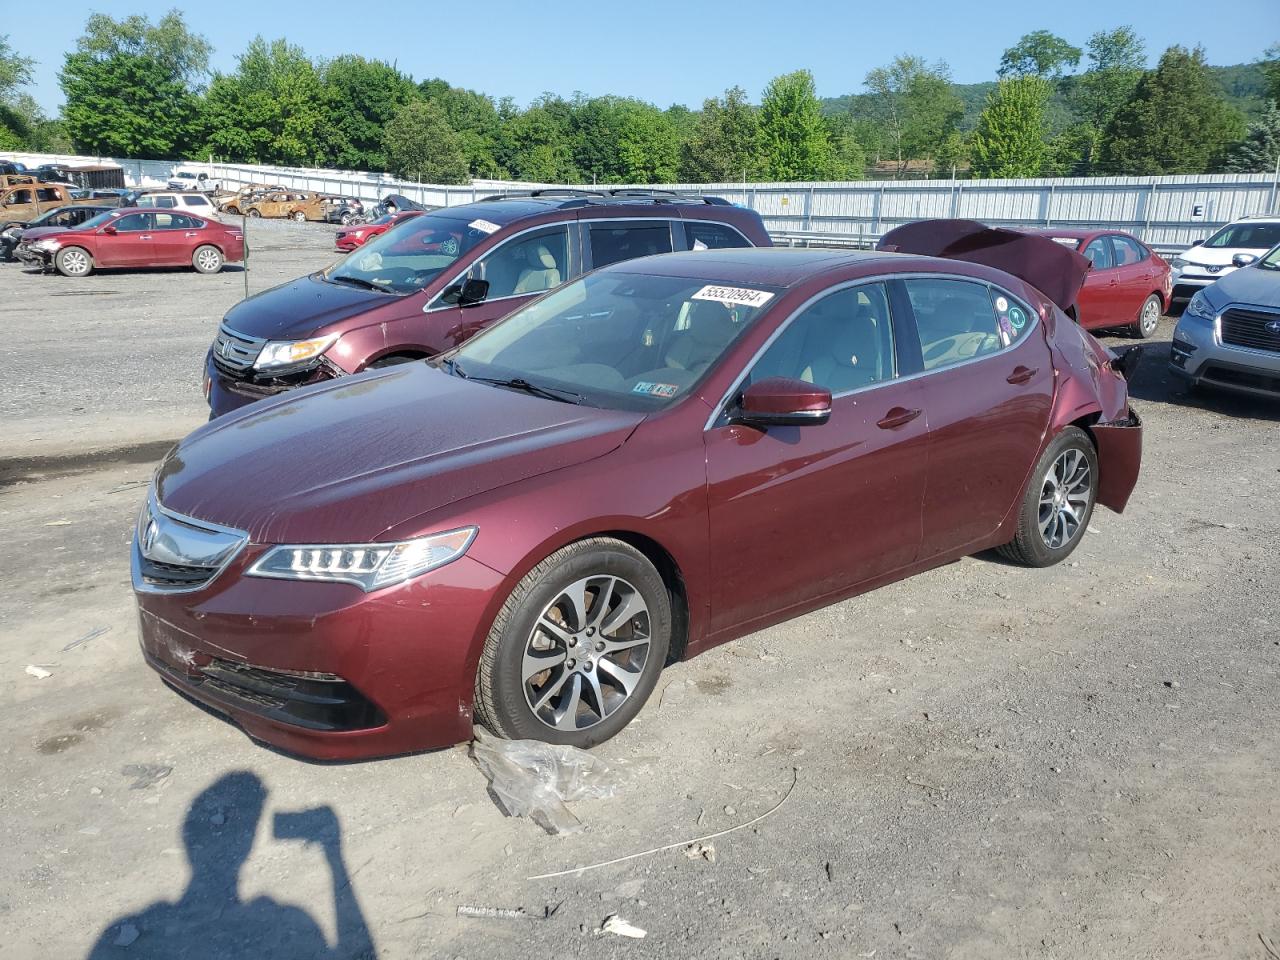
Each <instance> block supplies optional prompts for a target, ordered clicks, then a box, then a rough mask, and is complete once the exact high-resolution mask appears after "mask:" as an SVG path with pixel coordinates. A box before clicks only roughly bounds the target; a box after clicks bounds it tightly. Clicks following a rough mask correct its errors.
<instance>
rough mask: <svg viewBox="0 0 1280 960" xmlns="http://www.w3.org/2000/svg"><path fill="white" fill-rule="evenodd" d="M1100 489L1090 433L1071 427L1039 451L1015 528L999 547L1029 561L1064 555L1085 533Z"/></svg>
mask: <svg viewBox="0 0 1280 960" xmlns="http://www.w3.org/2000/svg"><path fill="white" fill-rule="evenodd" d="M1097 489H1098V454H1097V451H1095V450H1094V448H1093V441H1092V440H1090V439H1089V435H1088V434H1087V433H1085V432H1084V431H1083V430H1081V429H1080V428H1079V427H1067V428H1066V429H1065V430H1063V431H1062V432H1061V433H1059V434H1058V435H1057V436H1056V437H1054V438H1053V442H1052V443H1050V444H1049V446H1048V449H1046V450H1045V452H1044V453H1043V454H1042V455H1041V456H1040V460H1039V462H1038V463H1037V464H1036V468H1035V471H1034V472H1033V473H1032V474H1031V482H1030V483H1028V484H1027V490H1026V492H1025V493H1024V494H1023V495H1022V506H1021V507H1020V508H1019V510H1018V526H1017V532H1016V533H1015V534H1014V537H1013V539H1012V540H1011V541H1010V542H1009V543H1006V544H1005V545H1004V546H1002V547H1000V548H999V552H1000V554H1001V555H1002V556H1004V557H1007V558H1008V559H1010V560H1012V561H1014V562H1015V563H1020V564H1022V565H1023V566H1027V567H1050V566H1053V565H1054V564H1055V563H1059V562H1061V561H1062V560H1065V559H1066V558H1067V557H1068V556H1069V555H1070V554H1071V551H1073V550H1074V549H1075V548H1076V546H1077V545H1078V544H1079V543H1080V540H1081V539H1082V538H1083V537H1084V532H1085V530H1087V529H1088V527H1089V518H1090V517H1092V516H1093V504H1094V498H1095V497H1096V495H1097Z"/></svg>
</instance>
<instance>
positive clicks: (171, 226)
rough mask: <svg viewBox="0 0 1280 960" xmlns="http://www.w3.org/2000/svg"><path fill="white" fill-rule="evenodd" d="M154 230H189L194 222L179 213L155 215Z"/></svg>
mask: <svg viewBox="0 0 1280 960" xmlns="http://www.w3.org/2000/svg"><path fill="white" fill-rule="evenodd" d="M155 216H156V229H158V230H190V229H192V228H193V227H194V226H195V225H196V222H195V221H194V220H192V219H191V218H190V217H187V216H184V215H183V214H181V213H157V214H156V215H155Z"/></svg>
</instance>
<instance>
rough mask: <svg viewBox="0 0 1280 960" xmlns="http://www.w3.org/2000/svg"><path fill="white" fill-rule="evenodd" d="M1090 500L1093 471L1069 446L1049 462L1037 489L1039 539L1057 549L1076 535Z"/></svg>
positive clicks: (1082, 456)
mask: <svg viewBox="0 0 1280 960" xmlns="http://www.w3.org/2000/svg"><path fill="white" fill-rule="evenodd" d="M1092 497H1093V472H1092V471H1091V470H1090V468H1089V458H1088V457H1086V456H1085V455H1084V452H1083V451H1081V450H1077V449H1076V448H1074V447H1072V448H1071V449H1068V450H1064V451H1063V452H1062V453H1061V454H1060V455H1059V456H1058V457H1057V459H1055V460H1054V461H1053V466H1051V467H1050V468H1049V472H1048V473H1047V474H1045V478H1044V483H1043V484H1042V485H1041V487H1040V510H1039V514H1038V521H1039V526H1040V536H1041V537H1043V538H1044V542H1045V545H1046V546H1047V547H1049V549H1051V550H1058V549H1060V548H1062V547H1064V546H1066V545H1067V544H1068V543H1070V542H1071V541H1072V540H1074V539H1075V538H1076V537H1077V536H1078V535H1079V533H1080V526H1081V523H1082V521H1083V520H1084V518H1085V516H1086V515H1087V514H1088V508H1089V501H1090V500H1091V499H1092Z"/></svg>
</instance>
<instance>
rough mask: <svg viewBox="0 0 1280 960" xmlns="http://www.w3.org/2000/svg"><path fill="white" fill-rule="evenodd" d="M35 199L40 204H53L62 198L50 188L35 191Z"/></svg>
mask: <svg viewBox="0 0 1280 960" xmlns="http://www.w3.org/2000/svg"><path fill="white" fill-rule="evenodd" d="M36 199H37V200H39V201H40V202H41V203H53V202H55V201H57V200H61V199H62V198H61V197H60V196H58V191H57V190H55V189H53V188H52V187H45V188H44V189H43V190H37V191H36Z"/></svg>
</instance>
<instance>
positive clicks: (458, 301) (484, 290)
mask: <svg viewBox="0 0 1280 960" xmlns="http://www.w3.org/2000/svg"><path fill="white" fill-rule="evenodd" d="M488 296H489V281H488V280H476V279H468V280H463V281H462V282H461V283H454V284H450V285H449V286H447V287H445V288H444V290H442V291H441V293H440V301H441V303H448V304H455V305H457V306H459V307H473V306H475V305H476V304H477V303H484V301H485V298H486V297H488Z"/></svg>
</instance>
